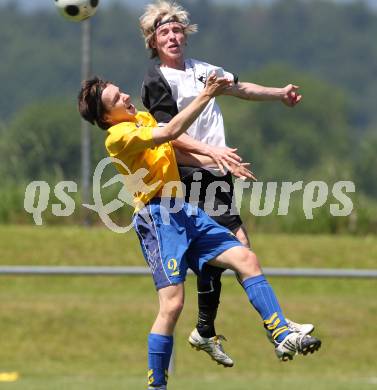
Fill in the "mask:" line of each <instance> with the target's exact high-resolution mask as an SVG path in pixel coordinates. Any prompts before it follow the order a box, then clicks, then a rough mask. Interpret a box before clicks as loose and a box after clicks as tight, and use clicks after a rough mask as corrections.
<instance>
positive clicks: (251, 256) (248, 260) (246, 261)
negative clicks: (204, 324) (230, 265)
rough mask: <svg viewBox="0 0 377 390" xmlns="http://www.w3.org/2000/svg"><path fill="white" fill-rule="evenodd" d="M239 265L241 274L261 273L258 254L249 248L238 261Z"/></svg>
mask: <svg viewBox="0 0 377 390" xmlns="http://www.w3.org/2000/svg"><path fill="white" fill-rule="evenodd" d="M238 265H239V267H238V268H239V269H238V271H239V273H240V274H244V275H248V276H253V275H257V274H260V272H261V268H260V265H259V261H258V258H257V256H256V254H255V253H254V252H251V251H249V250H247V251H244V252H243V254H242V256H241V258H240V260H239V262H238Z"/></svg>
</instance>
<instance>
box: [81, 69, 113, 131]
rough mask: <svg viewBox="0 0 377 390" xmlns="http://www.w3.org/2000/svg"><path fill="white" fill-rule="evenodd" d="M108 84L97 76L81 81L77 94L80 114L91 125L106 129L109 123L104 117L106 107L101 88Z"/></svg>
mask: <svg viewBox="0 0 377 390" xmlns="http://www.w3.org/2000/svg"><path fill="white" fill-rule="evenodd" d="M108 84H109V82H108V81H104V80H102V79H100V78H99V77H97V76H94V77H93V78H91V79H89V80H85V81H83V82H82V85H81V90H80V92H79V95H78V108H79V112H80V114H81V116H82V117H83V118H84V119H85V120H87V121H88V122H90V123H91V124H92V125H94V124H97V126H98V127H100V128H101V129H102V130H107V129H108V128H109V127H110V126H111V124H109V123H107V122H106V120H105V119H104V114H105V113H106V109H105V107H104V106H103V103H102V100H101V97H102V92H103V90H104V89H105V88H106V87H107V85H108Z"/></svg>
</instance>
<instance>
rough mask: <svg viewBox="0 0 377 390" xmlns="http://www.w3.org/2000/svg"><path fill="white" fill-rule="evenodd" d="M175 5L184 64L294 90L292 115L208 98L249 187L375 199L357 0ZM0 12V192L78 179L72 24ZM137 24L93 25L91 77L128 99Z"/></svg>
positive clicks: (375, 94)
mask: <svg viewBox="0 0 377 390" xmlns="http://www.w3.org/2000/svg"><path fill="white" fill-rule="evenodd" d="M181 3H182V4H183V5H184V6H185V7H186V8H188V9H189V10H190V12H191V16H192V21H193V22H194V23H198V25H199V32H198V33H197V34H195V35H192V36H190V37H189V42H188V47H187V50H188V54H189V55H190V56H192V57H195V58H199V59H202V60H204V61H207V62H209V63H213V64H216V65H220V66H223V67H224V68H225V69H226V70H229V71H231V72H235V73H237V74H238V75H239V76H240V79H241V80H245V81H253V82H256V83H261V84H264V85H273V86H277V85H281V86H283V85H285V84H286V83H288V82H294V83H296V84H298V85H300V87H301V90H302V93H303V95H304V99H303V102H302V104H300V106H299V107H297V108H295V109H293V110H291V109H288V108H286V107H285V106H283V105H281V104H278V103H249V102H242V101H236V100H235V99H232V100H230V98H228V97H223V98H221V99H219V101H220V104H221V106H222V109H223V112H224V117H225V121H226V127H227V132H228V140H229V144H230V145H232V146H237V147H239V151H240V153H241V155H242V156H243V157H244V159H245V160H249V161H251V162H253V166H254V169H255V171H256V173H257V175H258V177H259V178H260V180H266V181H268V180H299V179H303V180H314V179H315V178H321V179H322V180H330V181H336V180H353V181H354V182H355V183H356V188H357V193H359V194H360V197H362V198H363V199H364V198H366V199H368V198H369V199H373V198H376V196H377V173H376V169H375V167H376V151H377V131H376V129H377V111H376V110H375V102H376V101H377V78H376V77H375V74H376V73H375V72H376V64H377V47H376V45H375V37H376V36H377V34H376V33H377V31H376V30H377V23H376V21H377V15H376V14H375V13H373V12H372V11H371V10H370V9H368V8H367V7H366V6H365V5H363V3H361V2H357V3H351V4H346V5H339V4H334V3H329V2H326V1H316V2H306V1H301V0H284V1H278V2H276V3H274V4H272V5H270V6H262V5H256V4H254V5H245V6H243V7H242V8H238V7H232V6H230V5H214V4H212V3H211V2H210V1H208V0H201V1H190V2H189V1H186V2H185V1H182V2H181ZM0 10H1V12H0V34H1V36H2V37H3V39H2V61H1V62H0V78H1V80H2V87H3V91H6V93H2V94H1V95H0V118H1V119H0V161H1V164H0V172H1V177H2V178H3V186H2V187H3V188H2V193H3V194H4V193H6V192H7V191H6V188H7V185H9V186H13V187H12V188H17V187H20V188H22V185H21V184H20V183H25V182H27V181H30V180H35V179H41V178H56V177H59V178H67V179H72V180H79V178H80V168H79V167H80V119H79V116H78V113H77V110H76V107H75V99H76V95H77V91H78V87H79V84H80V43H81V40H80V27H81V26H80V25H79V24H74V23H69V22H67V21H65V20H64V19H62V18H60V17H59V16H58V15H56V14H54V13H48V12H42V11H38V12H36V13H23V12H21V11H20V10H19V9H18V8H17V6H15V5H12V4H11V3H9V4H8V5H6V6H2V7H0ZM138 17H139V15H137V14H136V13H135V11H134V10H131V9H128V8H126V7H125V6H122V5H119V4H118V5H113V6H110V7H108V8H103V9H100V10H99V12H98V14H97V15H96V16H95V17H94V18H93V19H92V37H93V62H92V69H93V73H96V74H99V75H102V76H103V77H104V78H106V79H110V80H113V81H114V82H116V83H119V84H120V85H121V86H122V87H123V88H124V89H125V90H127V91H130V92H131V93H132V94H133V95H134V96H135V98H136V97H137V96H138V95H139V90H140V85H141V81H142V77H143V73H144V71H145V70H146V68H147V66H148V61H149V60H148V53H147V51H146V50H145V48H144V42H143V39H142V37H141V34H140V32H139V28H138ZM139 107H140V108H142V106H141V105H140V104H139ZM103 138H104V134H102V133H101V132H100V130H98V129H93V132H92V149H93V156H92V159H93V165H94V164H96V162H98V160H99V159H100V158H101V157H103V156H104V148H103V145H102V144H103ZM17 183H18V185H17ZM371 201H372V200H371ZM368 202H369V201H368ZM0 218H1V213H0Z"/></svg>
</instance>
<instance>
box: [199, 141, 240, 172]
mask: <svg viewBox="0 0 377 390" xmlns="http://www.w3.org/2000/svg"><path fill="white" fill-rule="evenodd" d="M236 151H237V148H228V147H227V146H224V147H222V146H211V145H207V147H206V154H207V156H209V157H211V158H212V160H213V161H214V162H215V163H216V165H217V166H218V168H219V169H220V171H221V172H222V173H223V175H225V174H226V172H225V168H226V169H228V170H229V171H231V166H233V165H234V166H237V165H240V164H241V162H242V158H241V157H240V156H239V155H238V154H237V153H236Z"/></svg>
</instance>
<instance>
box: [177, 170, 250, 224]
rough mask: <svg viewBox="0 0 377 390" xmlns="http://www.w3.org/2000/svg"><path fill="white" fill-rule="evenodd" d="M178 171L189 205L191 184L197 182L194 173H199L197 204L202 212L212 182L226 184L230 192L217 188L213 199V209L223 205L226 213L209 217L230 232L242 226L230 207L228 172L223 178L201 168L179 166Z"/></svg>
mask: <svg viewBox="0 0 377 390" xmlns="http://www.w3.org/2000/svg"><path fill="white" fill-rule="evenodd" d="M178 169H179V174H180V176H181V181H182V183H184V184H185V186H186V197H185V201H186V202H187V203H190V192H191V185H192V183H193V182H198V181H197V180H194V173H196V172H200V173H201V174H202V179H201V187H200V194H199V202H198V206H199V207H200V208H201V209H202V210H205V208H204V203H205V200H206V199H205V197H206V191H207V188H208V186H209V185H210V184H211V183H214V182H221V181H223V182H226V183H227V184H228V185H229V187H230V191H226V189H225V188H223V187H221V188H220V187H219V188H217V189H216V193H215V199H214V209H215V210H218V208H219V206H223V205H225V206H226V211H225V212H224V213H223V214H221V215H219V216H211V218H213V219H214V220H215V221H216V222H217V223H218V224H220V225H221V226H224V227H226V228H228V229H229V230H231V231H235V230H237V229H238V228H239V227H240V226H241V225H242V220H241V217H240V216H239V213H238V211H235V210H234V209H232V207H231V206H232V201H233V192H234V186H233V181H232V175H231V173H230V172H228V173H227V174H226V175H225V176H216V175H213V174H212V173H211V172H209V171H207V170H206V169H203V168H196V167H188V166H181V165H180V166H178ZM208 201H209V199H207V202H208ZM211 201H212V200H211Z"/></svg>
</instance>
